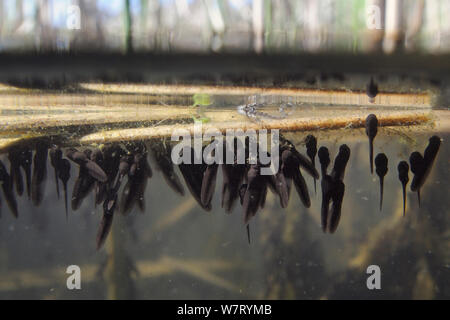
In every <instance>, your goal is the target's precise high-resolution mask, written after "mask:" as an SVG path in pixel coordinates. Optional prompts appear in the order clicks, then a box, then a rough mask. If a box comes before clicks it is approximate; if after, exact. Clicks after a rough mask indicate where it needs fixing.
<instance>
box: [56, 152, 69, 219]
mask: <svg viewBox="0 0 450 320" xmlns="http://www.w3.org/2000/svg"><path fill="white" fill-rule="evenodd" d="M58 178H59V179H61V181H62V183H63V190H64V207H65V209H66V219H68V216H69V212H68V210H67V182H68V181H69V179H70V162H69V160H67V159H61V160H60V161H59V163H58Z"/></svg>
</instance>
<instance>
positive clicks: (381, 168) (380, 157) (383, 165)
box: [375, 153, 388, 211]
mask: <svg viewBox="0 0 450 320" xmlns="http://www.w3.org/2000/svg"><path fill="white" fill-rule="evenodd" d="M375 167H376V169H375V171H376V172H377V175H378V177H380V211H381V209H382V208H383V184H384V176H385V175H386V174H387V172H388V158H387V157H386V155H385V154H384V153H379V154H377V156H376V157H375Z"/></svg>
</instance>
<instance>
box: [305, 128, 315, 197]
mask: <svg viewBox="0 0 450 320" xmlns="http://www.w3.org/2000/svg"><path fill="white" fill-rule="evenodd" d="M305 143H306V154H307V155H308V157H309V159H311V163H312V165H313V166H314V168H315V167H316V154H317V139H316V137H314V136H313V135H312V134H309V135H308V136H306V139H305ZM314 192H315V193H317V190H316V178H314Z"/></svg>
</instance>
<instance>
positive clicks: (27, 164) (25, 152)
mask: <svg viewBox="0 0 450 320" xmlns="http://www.w3.org/2000/svg"><path fill="white" fill-rule="evenodd" d="M32 158H33V151H32V150H31V149H28V148H21V149H20V152H19V156H18V161H19V164H20V166H21V167H22V169H23V171H25V181H26V185H27V195H28V198H31V167H32Z"/></svg>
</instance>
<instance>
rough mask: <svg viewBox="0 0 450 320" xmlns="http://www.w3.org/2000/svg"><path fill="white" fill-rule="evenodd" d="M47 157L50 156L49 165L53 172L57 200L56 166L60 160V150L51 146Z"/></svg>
mask: <svg viewBox="0 0 450 320" xmlns="http://www.w3.org/2000/svg"><path fill="white" fill-rule="evenodd" d="M49 155H50V164H51V165H52V167H53V169H54V171H55V185H56V195H57V197H58V199H59V182H58V165H59V162H60V161H61V159H62V150H61V149H60V148H59V147H57V146H53V147H51V148H50V151H49Z"/></svg>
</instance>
